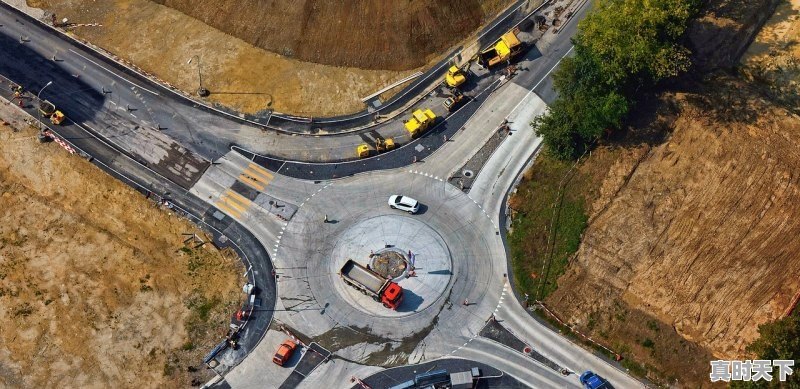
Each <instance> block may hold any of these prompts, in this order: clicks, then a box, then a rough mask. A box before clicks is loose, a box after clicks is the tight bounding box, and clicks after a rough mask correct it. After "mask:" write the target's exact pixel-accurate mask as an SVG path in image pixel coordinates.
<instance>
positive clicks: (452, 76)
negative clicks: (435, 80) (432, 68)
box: [444, 65, 467, 88]
mask: <svg viewBox="0 0 800 389" xmlns="http://www.w3.org/2000/svg"><path fill="white" fill-rule="evenodd" d="M464 81H467V75H466V74H464V72H463V71H461V69H459V68H458V66H455V65H453V66H451V67H450V69H447V74H446V75H445V76H444V82H445V83H447V86H449V87H451V88H457V87H458V86H459V85H461V84H463V83H464Z"/></svg>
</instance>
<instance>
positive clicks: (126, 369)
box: [0, 102, 244, 388]
mask: <svg viewBox="0 0 800 389" xmlns="http://www.w3.org/2000/svg"><path fill="white" fill-rule="evenodd" d="M0 104H2V106H0V123H7V124H3V125H0V312H2V314H0V387H12V388H13V387H19V388H35V387H81V388H109V387H113V388H141V387H188V386H190V385H199V384H201V383H203V382H205V381H206V380H207V379H209V378H210V377H211V376H213V374H212V373H211V372H210V371H208V370H206V369H205V366H203V365H202V358H203V355H204V354H205V353H206V352H208V351H209V350H210V349H211V348H213V347H214V346H215V345H216V343H217V342H218V341H219V340H221V339H222V337H223V336H224V335H225V332H226V331H227V327H228V322H229V315H230V314H231V313H232V312H234V311H235V310H236V308H237V307H238V304H239V303H240V297H241V296H240V291H239V287H240V285H242V283H243V282H244V281H243V278H241V274H242V272H243V269H242V267H241V263H240V262H239V259H238V258H237V257H236V256H235V255H234V254H233V253H231V252H227V251H226V252H220V251H218V250H217V249H215V248H214V247H213V246H212V245H210V244H206V245H204V246H202V247H197V245H198V244H199V241H195V242H190V244H189V245H185V244H184V243H183V240H184V239H185V238H186V236H184V235H182V234H183V233H190V234H191V233H197V234H198V236H201V237H202V233H201V232H200V231H198V230H197V229H196V228H195V227H194V226H193V225H191V224H190V223H188V222H187V221H185V220H182V219H179V218H177V217H176V216H174V215H172V214H170V213H169V212H168V211H167V210H164V209H161V208H159V207H158V206H157V205H156V204H155V203H153V202H151V201H148V200H146V199H145V198H144V196H142V195H141V194H139V193H137V192H135V191H134V190H132V189H131V188H129V187H126V186H125V185H123V184H122V183H121V182H119V181H117V180H115V179H114V178H112V177H111V176H109V175H107V174H105V173H104V172H102V171H101V170H99V169H98V168H96V167H94V166H93V165H91V164H90V163H88V162H86V161H85V160H83V159H81V158H79V157H77V156H72V155H70V154H68V153H67V152H66V151H64V150H63V149H62V148H61V147H60V146H58V145H57V144H55V143H46V144H39V143H37V141H36V130H35V129H32V128H29V127H28V126H27V125H26V124H24V118H23V117H21V116H20V115H19V114H18V113H15V111H14V110H13V107H11V106H9V105H8V103H6V102H2V103H0ZM12 128H16V130H13V129H12Z"/></svg>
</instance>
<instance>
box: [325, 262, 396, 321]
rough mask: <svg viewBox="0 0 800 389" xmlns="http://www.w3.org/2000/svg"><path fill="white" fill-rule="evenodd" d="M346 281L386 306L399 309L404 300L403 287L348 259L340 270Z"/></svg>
mask: <svg viewBox="0 0 800 389" xmlns="http://www.w3.org/2000/svg"><path fill="white" fill-rule="evenodd" d="M339 275H340V276H341V277H342V280H344V282H345V283H346V284H348V285H350V286H352V287H354V288H356V289H358V290H360V291H361V293H364V294H365V295H367V296H370V297H372V299H373V300H375V301H377V302H379V303H382V304H383V306H384V307H386V308H389V309H394V310H397V307H398V306H400V303H401V302H402V301H403V288H402V287H400V285H397V283H396V282H392V281H391V280H389V279H387V278H383V276H381V275H380V274H378V273H376V272H374V271H372V270H370V269H367V268H365V267H364V266H361V265H360V264H359V263H358V262H356V261H354V260H352V259H348V260H347V262H345V264H344V266H342V270H341V271H339Z"/></svg>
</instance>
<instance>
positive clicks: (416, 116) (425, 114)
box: [405, 109, 436, 138]
mask: <svg viewBox="0 0 800 389" xmlns="http://www.w3.org/2000/svg"><path fill="white" fill-rule="evenodd" d="M435 121H436V114H435V113H433V111H431V110H430V109H426V110H424V111H423V110H421V109H418V110H416V111H414V112H413V113H412V114H411V119H410V120H406V121H405V127H406V130H407V131H408V133H409V134H411V137H412V138H416V137H417V136H419V134H421V133H423V132H425V130H427V129H428V127H430V126H431V124H433V122H435Z"/></svg>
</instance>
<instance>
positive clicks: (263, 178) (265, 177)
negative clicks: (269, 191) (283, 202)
mask: <svg viewBox="0 0 800 389" xmlns="http://www.w3.org/2000/svg"><path fill="white" fill-rule="evenodd" d="M273 178H274V176H273V175H272V173H270V172H269V171H267V170H266V169H264V168H262V167H260V166H258V165H256V164H254V163H251V164H250V165H248V166H247V168H246V169H244V170H243V171H242V174H241V175H239V181H241V182H244V183H245V184H247V185H250V186H251V187H253V188H255V189H256V190H258V191H261V190H263V189H264V188H265V187H266V186H267V185H269V182H270V181H272V179H273Z"/></svg>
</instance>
